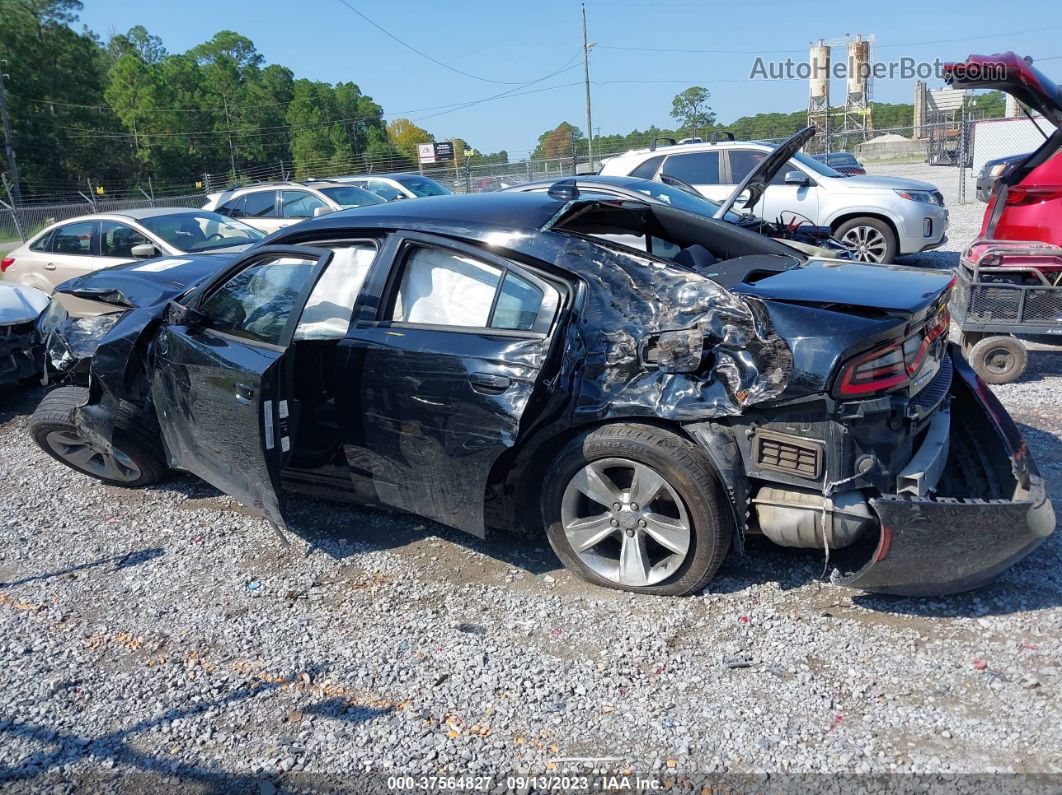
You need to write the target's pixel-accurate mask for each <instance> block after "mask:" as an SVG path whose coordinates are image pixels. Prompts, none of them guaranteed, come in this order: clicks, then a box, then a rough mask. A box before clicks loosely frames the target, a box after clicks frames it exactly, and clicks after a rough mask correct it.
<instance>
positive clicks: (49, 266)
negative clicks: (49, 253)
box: [44, 262, 55, 271]
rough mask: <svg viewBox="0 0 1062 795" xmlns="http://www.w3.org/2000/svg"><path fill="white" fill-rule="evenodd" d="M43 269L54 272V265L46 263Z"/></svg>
mask: <svg viewBox="0 0 1062 795" xmlns="http://www.w3.org/2000/svg"><path fill="white" fill-rule="evenodd" d="M44 269H45V270H46V271H54V270H55V263H54V262H46V263H45V264H44Z"/></svg>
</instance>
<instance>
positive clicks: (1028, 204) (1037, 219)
mask: <svg viewBox="0 0 1062 795" xmlns="http://www.w3.org/2000/svg"><path fill="white" fill-rule="evenodd" d="M944 79H945V81H946V82H947V83H948V84H949V85H951V86H952V87H954V88H989V89H996V90H999V91H1005V92H1006V93H1008V94H1011V95H1012V96H1014V97H1015V98H1016V99H1017V100H1018V101H1019V102H1021V103H1022V104H1024V105H1025V106H1026V107H1029V108H1031V109H1032V110H1034V111H1036V112H1038V113H1041V114H1043V117H1044V120H1045V121H1046V122H1048V123H1049V124H1052V125H1054V128H1055V129H1054V130H1053V131H1052V130H1050V128H1048V130H1045V131H1044V132H1045V133H1049V137H1048V138H1047V139H1046V140H1045V141H1044V143H1043V144H1042V145H1041V146H1040V148H1039V149H1037V150H1036V151H1035V152H1033V153H1032V154H1031V155H1029V157H1028V158H1027V159H1026V160H1025V161H1024V162H1023V163H1021V164H1020V165H1018V166H1016V167H1015V168H1013V169H1012V170H1011V171H1009V172H1007V173H1006V174H1004V175H1003V176H1001V177H1000V178H999V179H998V180H997V181H996V184H995V187H994V189H993V191H992V197H991V199H990V201H989V203H988V208H987V209H986V210H985V218H984V221H983V222H982V225H981V235H980V236H981V237H982V238H990V239H993V240H1020V241H1031V240H1039V241H1043V242H1045V243H1054V244H1055V245H1062V157H1060V156H1059V155H1058V153H1059V151H1060V150H1062V88H1060V87H1059V86H1058V85H1057V84H1055V83H1054V81H1052V80H1050V79H1049V78H1048V77H1047V76H1046V75H1044V74H1043V73H1041V72H1040V71H1039V70H1037V69H1035V68H1034V67H1033V65H1032V63H1031V62H1030V61H1027V60H1025V59H1024V58H1020V57H1018V56H1017V55H1015V54H1014V53H1012V52H1007V53H1002V54H999V55H971V56H970V57H968V58H967V59H966V60H965V61H964V62H960V63H949V64H945V65H944Z"/></svg>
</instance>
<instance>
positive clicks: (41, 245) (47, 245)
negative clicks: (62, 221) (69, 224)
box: [30, 229, 56, 251]
mask: <svg viewBox="0 0 1062 795" xmlns="http://www.w3.org/2000/svg"><path fill="white" fill-rule="evenodd" d="M55 232H56V230H54V229H53V230H52V231H51V232H48V234H45V235H41V236H40V237H39V238H37V240H35V241H34V242H33V243H32V244H31V245H30V251H51V250H52V238H54V237H55Z"/></svg>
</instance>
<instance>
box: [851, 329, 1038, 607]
mask: <svg viewBox="0 0 1062 795" xmlns="http://www.w3.org/2000/svg"><path fill="white" fill-rule="evenodd" d="M951 358H952V362H953V364H954V365H955V373H956V375H957V376H958V378H957V379H956V382H955V383H954V385H953V387H952V390H953V395H954V396H955V401H956V402H955V408H954V409H953V412H954V413H956V414H957V415H959V416H962V417H964V418H965V419H966V422H967V424H968V426H969V427H972V428H973V429H974V432H976V433H978V434H979V435H980V440H979V442H980V443H979V449H982V450H983V451H984V452H985V453H987V454H988V455H989V456H991V457H992V459H993V460H995V461H997V462H999V464H1000V465H1001V466H1003V465H1005V464H1009V470H1010V472H1009V474H1010V476H1011V477H1012V478H1013V481H1012V484H1013V485H1012V491H1011V493H1010V494H1008V495H1007V496H1008V497H1009V499H996V498H993V497H991V496H989V497H987V498H986V497H985V495H981V496H977V495H962V496H947V495H946V493H945V494H943V495H941V496H933V497H928V496H908V495H883V496H881V497H878V498H876V499H871V500H870V506H871V508H872V509H873V511H874V512H875V513H876V514H877V516H878V518H879V520H880V522H881V529H880V535H879V539H878V544H877V548H876V549H875V550H874V552H873V554H872V555H871V557H870V560H869V561H868V562H866V563H865V565H863V566H862V568H860V569H859V570H858V571H856V572H855V573H852V574H849V575H847V576H843V577H841V578H840V580H839V582H840V584H842V585H847V586H851V587H853V588H860V589H862V590H865V591H870V592H874V593H885V594H897V595H904V596H929V595H937V594H949V593H957V592H960V591H967V590H970V589H973V588H977V587H979V586H981V585H985V584H986V583H988V582H990V581H991V580H993V579H995V578H996V577H997V576H998V575H999V574H1001V573H1002V572H1003V571H1005V570H1006V569H1007V568H1009V567H1010V566H1012V565H1013V564H1015V563H1017V562H1018V561H1019V560H1021V559H1022V558H1024V557H1025V556H1026V555H1028V554H1029V553H1030V552H1032V551H1033V550H1034V549H1036V547H1037V546H1039V545H1040V544H1041V543H1043V541H1044V539H1045V538H1047V536H1049V535H1050V534H1051V533H1052V532H1053V531H1054V529H1055V515H1054V509H1053V507H1052V505H1051V500H1050V498H1049V497H1048V496H1047V492H1046V489H1045V487H1044V481H1043V478H1042V477H1041V476H1040V473H1039V472H1038V470H1037V469H1036V464H1035V463H1034V461H1033V459H1032V456H1031V455H1030V453H1029V448H1028V445H1027V444H1026V442H1025V440H1024V439H1023V438H1022V436H1021V433H1020V432H1019V430H1018V428H1017V426H1016V425H1015V424H1014V421H1013V420H1012V419H1011V418H1010V416H1009V415H1008V414H1007V412H1006V410H1005V409H1004V408H1003V406H1002V405H1001V404H1000V403H999V401H998V400H997V399H996V397H995V395H993V394H992V392H991V391H990V390H989V389H988V388H987V387H986V386H985V385H984V383H983V382H981V381H980V379H978V378H977V376H976V375H975V374H974V372H973V370H972V369H971V368H970V366H969V365H968V364H967V363H966V360H965V359H964V358H963V357H962V354H961V352H960V351H959V350H958V349H957V347H956V346H954V345H953V346H952V347H951ZM960 412H961V413H960ZM962 455H963V453H962V452H961V451H957V450H956V449H955V445H952V452H951V456H953V457H955V458H961V457H962ZM961 465H962V462H961V461H949V466H956V467H959V466H961ZM997 479H998V478H997Z"/></svg>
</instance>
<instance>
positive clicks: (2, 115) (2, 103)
mask: <svg viewBox="0 0 1062 795" xmlns="http://www.w3.org/2000/svg"><path fill="white" fill-rule="evenodd" d="M6 66H7V61H6V60H3V61H0V122H2V123H3V126H4V152H5V153H6V154H7V167H8V169H9V170H10V171H11V199H12V201H13V202H15V204H18V203H19V202H20V201H21V199H22V197H21V196H20V195H19V188H18V163H16V162H15V143H14V139H13V137H12V135H11V120H10V119H9V118H8V117H7V92H6V89H5V88H4V80H5V79H6V78H9V77H10V75H5V74H4V67H6Z"/></svg>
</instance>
